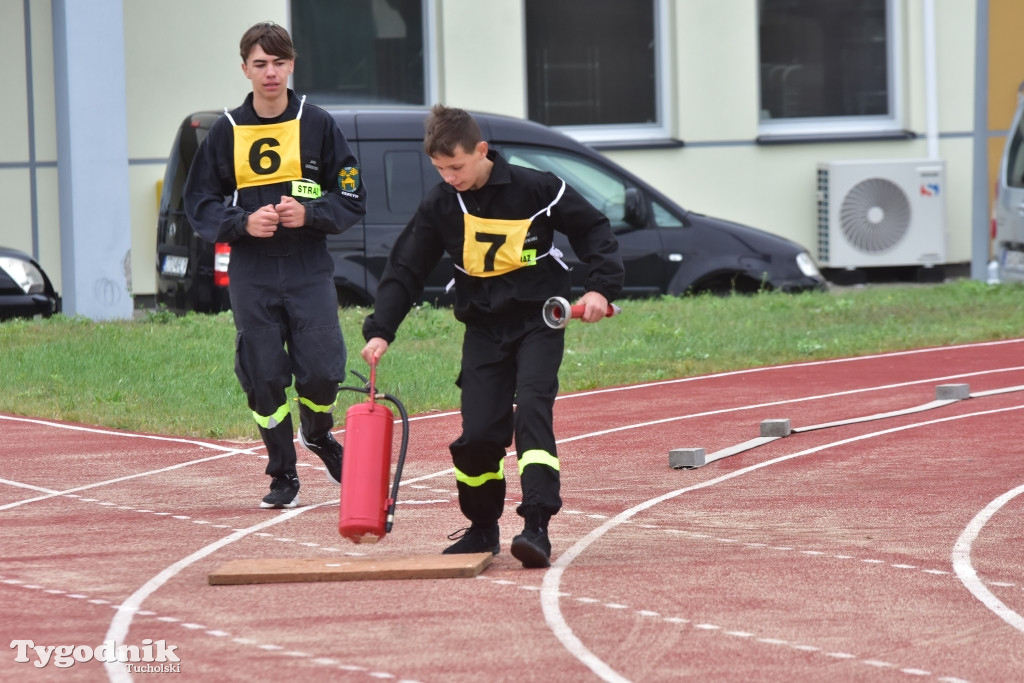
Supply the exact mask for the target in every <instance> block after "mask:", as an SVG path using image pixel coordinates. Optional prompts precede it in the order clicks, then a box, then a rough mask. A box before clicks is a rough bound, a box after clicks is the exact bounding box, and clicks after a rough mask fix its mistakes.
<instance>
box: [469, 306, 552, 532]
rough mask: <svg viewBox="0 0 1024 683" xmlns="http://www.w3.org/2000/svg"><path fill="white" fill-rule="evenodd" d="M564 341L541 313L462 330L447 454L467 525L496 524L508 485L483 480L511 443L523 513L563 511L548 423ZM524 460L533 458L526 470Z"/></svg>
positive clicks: (492, 479)
mask: <svg viewBox="0 0 1024 683" xmlns="http://www.w3.org/2000/svg"><path fill="white" fill-rule="evenodd" d="M563 340H564V330H552V329H551V328H550V327H548V326H547V325H545V324H544V321H543V318H542V317H541V315H540V311H539V310H538V311H537V312H536V315H528V316H522V317H519V318H512V319H511V320H505V321H502V322H501V323H500V324H498V325H491V326H488V327H478V326H474V325H467V326H466V332H465V337H464V339H463V345H462V372H461V374H460V375H459V381H458V384H459V387H460V388H461V389H462V434H461V435H460V436H459V438H458V439H457V440H456V441H455V442H453V443H452V444H451V446H450V447H449V449H450V450H451V454H452V463H453V464H454V465H455V468H456V471H457V472H458V473H459V474H461V475H462V478H461V479H460V478H458V477H457V481H456V487H457V489H458V491H459V506H460V508H461V509H462V513H463V514H464V515H465V516H466V517H467V518H468V519H469V520H470V521H472V522H477V523H480V524H486V523H489V522H493V521H496V520H497V519H498V518H499V517H500V516H501V513H502V510H503V508H504V505H505V479H504V477H500V478H498V477H489V478H488V477H485V475H488V474H489V473H490V474H496V473H500V472H501V466H502V461H503V459H504V457H505V454H506V448H508V447H509V446H510V445H511V444H512V438H513V436H514V437H515V442H516V446H517V448H518V450H519V453H520V455H519V456H518V458H519V461H520V463H521V469H520V480H521V483H522V490H523V505H524V506H528V507H529V506H534V507H536V508H538V509H539V510H541V511H543V512H545V513H546V514H549V515H553V514H555V513H556V512H558V510H559V509H560V508H561V506H562V500H561V497H560V495H559V488H560V482H559V470H558V469H557V463H558V459H557V452H556V450H555V436H554V430H553V428H552V425H551V420H552V410H553V407H554V402H555V396H556V395H557V393H558V367H559V365H560V364H561V360H562V351H563V348H564V347H563ZM513 401H514V402H515V404H516V405H515V409H514V410H513ZM538 453H543V454H544V456H545V457H543V458H540V457H538V456H537V454H538ZM526 454H531V455H530V456H529V458H527V463H526V464H525V465H523V464H522V461H523V458H524V456H525V455H526ZM552 465H554V466H552ZM481 477H485V478H483V479H481ZM471 483H477V484H478V485H475V486H474V485H471Z"/></svg>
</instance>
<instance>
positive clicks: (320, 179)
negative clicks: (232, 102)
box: [185, 90, 366, 256]
mask: <svg viewBox="0 0 1024 683" xmlns="http://www.w3.org/2000/svg"><path fill="white" fill-rule="evenodd" d="M298 112H299V98H298V97H297V96H296V95H295V93H294V92H292V91H291V90H289V91H288V108H287V109H286V110H285V111H284V113H283V114H281V116H279V117H277V118H274V119H261V118H260V117H259V116H257V115H256V111H255V110H254V109H253V106H252V93H250V94H249V95H248V96H247V97H246V98H245V102H243V103H242V105H241V106H240V107H238V108H237V109H235V110H233V111H232V112H231V118H233V119H234V120H235V123H236V124H238V125H259V124H266V123H277V122H281V121H290V120H292V119H294V118H295V117H296V115H297V114H298ZM299 131H300V134H299V138H300V146H301V157H302V158H301V162H302V175H303V178H305V179H307V180H312V181H314V182H316V183H318V184H319V185H320V186H321V188H322V195H321V196H320V197H319V198H318V199H304V198H299V197H296V199H298V200H299V201H301V202H302V203H303V204H305V206H306V223H305V226H304V227H303V228H300V229H289V228H283V227H282V228H278V230H277V232H276V233H274V235H273V237H267V238H257V237H252V236H251V235H249V234H248V233H247V232H246V231H245V223H246V220H247V218H248V216H249V214H251V213H253V212H254V211H255V210H256V209H258V208H259V207H261V206H266V205H267V204H278V203H280V201H281V196H282V195H284V196H291V195H292V189H291V183H288V182H281V183H274V184H270V185H260V186H257V187H245V188H242V189H240V190H238V198H237V201H235V204H234V205H232V202H233V201H234V200H233V195H234V193H235V190H236V186H235V166H234V147H235V142H234V131H233V127H232V125H231V121H229V120H228V118H227V116H221V117H220V118H219V119H217V120H216V121H215V122H214V124H213V126H212V127H211V128H210V133H209V135H207V136H206V139H205V140H203V143H202V144H201V145H200V146H199V150H198V152H197V153H196V156H195V159H194V160H193V161H192V167H191V169H190V170H189V175H188V179H187V180H186V181H185V210H186V212H187V214H188V218H189V221H191V223H192V226H193V227H194V228H195V230H196V232H197V233H199V234H200V235H201V236H202V237H203V238H204V239H206V240H208V241H210V242H228V243H230V244H231V245H232V249H244V250H247V251H258V252H260V253H264V254H268V255H276V256H286V255H288V254H291V253H295V252H298V251H302V250H304V249H307V248H309V247H310V246H313V245H315V244H316V243H320V244H322V243H324V242H325V240H326V237H325V236H326V235H328V234H337V233H341V232H343V231H345V230H347V229H348V228H350V227H351V226H352V225H354V224H355V223H357V222H358V221H359V220H360V219H361V218H362V216H363V215H364V214H365V213H366V192H365V189H364V188H363V183H362V182H358V186H357V187H354V188H353V187H352V180H351V179H352V177H353V170H354V171H355V177H356V178H358V162H357V161H356V157H355V155H354V154H353V153H352V150H351V148H350V147H349V144H348V141H347V140H346V139H345V136H344V135H343V134H342V132H341V129H339V128H338V124H337V123H335V121H334V119H333V118H332V117H331V115H330V114H328V113H327V112H326V111H324V110H323V109H321V108H319V107H317V106H315V105H311V104H309V103H308V102H306V103H305V104H304V105H303V107H302V118H301V119H300V120H299ZM339 173H344V175H343V176H339ZM342 180H345V182H346V184H347V185H348V188H349V189H345V190H343V189H342Z"/></svg>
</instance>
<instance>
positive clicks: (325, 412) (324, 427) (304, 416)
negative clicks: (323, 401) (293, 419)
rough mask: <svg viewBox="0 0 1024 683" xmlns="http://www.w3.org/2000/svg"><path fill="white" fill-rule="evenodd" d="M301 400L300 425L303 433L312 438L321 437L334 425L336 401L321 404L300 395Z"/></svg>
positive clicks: (299, 399) (299, 400)
mask: <svg viewBox="0 0 1024 683" xmlns="http://www.w3.org/2000/svg"><path fill="white" fill-rule="evenodd" d="M297 400H298V402H299V425H300V426H301V427H302V433H303V434H305V435H306V436H308V437H309V438H310V439H314V440H315V439H319V438H320V437H321V436H323V435H324V434H326V433H327V432H329V431H330V430H331V427H333V426H334V406H335V404H334V403H331V404H330V405H320V404H318V403H313V402H312V401H310V400H309V399H308V398H304V397H302V396H300V397H299V398H298V399H297Z"/></svg>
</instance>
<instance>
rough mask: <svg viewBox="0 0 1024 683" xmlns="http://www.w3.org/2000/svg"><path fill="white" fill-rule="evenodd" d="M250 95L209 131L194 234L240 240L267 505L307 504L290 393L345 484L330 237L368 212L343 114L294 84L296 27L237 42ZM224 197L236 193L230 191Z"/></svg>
mask: <svg viewBox="0 0 1024 683" xmlns="http://www.w3.org/2000/svg"><path fill="white" fill-rule="evenodd" d="M239 47H240V51H241V56H242V72H243V73H244V74H245V76H246V78H248V79H249V80H250V81H251V82H252V93H251V94H249V95H248V96H247V97H246V99H245V102H243V103H242V105H241V106H240V107H237V108H236V109H233V110H231V111H227V110H226V109H225V113H224V116H222V117H221V118H219V119H218V120H217V121H216V122H215V123H214V124H213V126H212V127H211V128H210V132H209V135H207V137H206V139H204V140H203V142H202V144H201V145H200V146H199V150H198V152H197V153H196V156H195V159H194V160H193V162H192V167H191V169H190V171H189V175H188V179H187V181H186V183H185V209H186V212H187V214H188V218H189V220H190V221H191V223H192V225H193V227H194V228H195V230H196V232H197V233H199V234H200V235H201V236H202V237H203V238H204V239H206V240H208V241H210V242H227V243H228V244H230V245H231V261H230V265H229V273H228V275H229V278H230V281H229V285H228V287H229V292H230V297H231V308H232V311H233V314H234V320H235V328H236V330H237V335H236V340H235V374H236V376H237V377H238V381H239V383H240V384H241V385H242V389H243V390H244V391H245V394H246V397H247V400H248V403H249V408H250V410H252V415H253V418H254V419H255V420H256V423H257V425H258V428H259V432H260V436H262V438H263V443H264V444H265V445H266V448H267V456H268V462H267V467H266V474H268V475H270V477H271V483H270V492H269V493H268V494H267V495H266V496H265V497H264V498H263V500H262V501H261V502H260V507H263V508H271V509H274V508H293V507H295V506H297V505H298V504H299V497H298V496H299V479H298V475H297V473H296V453H295V443H294V438H295V430H294V428H293V426H292V418H291V407H290V406H289V403H288V400H287V396H286V390H287V389H288V387H289V386H290V385H291V384H292V381H293V377H294V382H295V390H296V393H297V394H298V404H299V405H298V410H299V422H300V424H299V439H300V441H301V442H302V444H303V445H304V446H305V447H306V449H308V450H310V451H311V452H313V453H314V454H315V455H317V456H318V457H319V458H320V459H321V460H322V461H323V463H324V465H325V467H326V469H327V475H328V477H329V478H330V479H331V480H332V481H333V482H334V483H339V482H340V477H341V458H342V448H341V446H340V445H339V444H338V442H337V441H336V440H335V439H334V437H333V435H332V434H331V428H332V427H333V426H334V419H333V417H332V411H333V409H334V403H335V398H336V397H337V394H338V384H339V382H341V381H342V380H344V378H345V343H344V340H343V339H342V336H341V326H340V325H339V322H338V298H337V291H336V290H335V286H334V260H333V259H332V258H331V255H330V253H329V252H328V251H327V242H326V239H327V235H331V234H338V233H340V232H343V231H344V230H346V229H348V228H349V227H351V226H352V225H353V224H355V223H356V222H357V221H359V220H360V219H361V218H362V216H363V214H364V213H365V212H366V193H365V191H364V190H363V186H362V183H361V182H360V180H359V166H358V163H357V161H356V158H355V156H354V155H353V154H352V150H351V149H350V148H349V144H348V141H347V140H346V139H345V136H344V135H343V134H342V132H341V129H340V128H338V125H337V123H335V121H334V119H333V118H332V117H331V116H330V114H328V113H327V112H325V111H324V110H322V109H320V108H319V107H316V106H313V105H311V104H307V103H306V102H305V96H303V97H298V96H297V95H296V94H295V93H294V92H293V91H292V90H290V89H289V88H288V77H289V76H290V75H291V73H292V70H293V69H294V67H295V50H294V47H293V46H292V41H291V37H290V36H289V35H288V32H287V31H286V30H285V29H284V28H282V27H281V26H278V25H277V24H274V23H271V22H264V23H260V24H256V25H255V26H253V27H251V28H250V29H249V30H248V31H246V32H245V34H244V35H243V36H242V40H241V43H240V45H239ZM225 198H226V199H225Z"/></svg>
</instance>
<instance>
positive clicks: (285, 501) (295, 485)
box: [260, 474, 299, 509]
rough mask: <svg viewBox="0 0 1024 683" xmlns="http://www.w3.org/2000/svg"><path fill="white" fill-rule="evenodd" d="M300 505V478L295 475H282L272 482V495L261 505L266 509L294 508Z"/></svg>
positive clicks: (269, 494)
mask: <svg viewBox="0 0 1024 683" xmlns="http://www.w3.org/2000/svg"><path fill="white" fill-rule="evenodd" d="M298 505H299V478H298V477H296V476H295V475H294V474H282V475H281V476H280V477H274V479H273V480H272V481H271V482H270V493H268V494H267V495H266V496H265V497H264V498H263V502H262V503H260V507H261V508H264V509H281V508H293V507H298Z"/></svg>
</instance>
